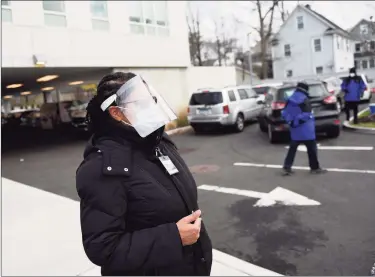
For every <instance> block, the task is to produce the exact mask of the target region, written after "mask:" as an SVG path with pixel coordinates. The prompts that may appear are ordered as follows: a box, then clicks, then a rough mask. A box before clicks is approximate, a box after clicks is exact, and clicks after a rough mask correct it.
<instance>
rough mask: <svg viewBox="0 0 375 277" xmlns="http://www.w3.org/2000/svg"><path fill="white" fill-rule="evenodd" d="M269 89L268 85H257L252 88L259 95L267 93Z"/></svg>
mask: <svg viewBox="0 0 375 277" xmlns="http://www.w3.org/2000/svg"><path fill="white" fill-rule="evenodd" d="M269 89H270V87H258V88H253V90H254V91H255V92H256V93H257V94H258V95H261V94H267V93H268V90H269Z"/></svg>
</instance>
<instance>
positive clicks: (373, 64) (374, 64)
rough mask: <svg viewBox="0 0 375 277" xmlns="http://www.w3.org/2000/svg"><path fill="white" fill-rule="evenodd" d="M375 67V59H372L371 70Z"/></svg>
mask: <svg viewBox="0 0 375 277" xmlns="http://www.w3.org/2000/svg"><path fill="white" fill-rule="evenodd" d="M374 67H375V60H374V58H371V59H370V68H374Z"/></svg>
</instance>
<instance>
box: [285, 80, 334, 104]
mask: <svg viewBox="0 0 375 277" xmlns="http://www.w3.org/2000/svg"><path fill="white" fill-rule="evenodd" d="M295 90H296V88H295V87H288V88H281V89H279V90H278V100H280V101H283V100H287V99H288V98H289V97H290V96H291V95H292V94H293V92H294V91H295ZM328 95H329V93H328V90H327V88H326V87H325V86H324V85H323V84H316V85H310V86H309V97H310V98H320V97H324V96H328Z"/></svg>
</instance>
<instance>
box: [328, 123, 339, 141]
mask: <svg viewBox="0 0 375 277" xmlns="http://www.w3.org/2000/svg"><path fill="white" fill-rule="evenodd" d="M340 132H341V130H340V127H338V126H335V127H332V128H331V129H330V130H328V131H327V137H329V138H338V137H339V136H340Z"/></svg>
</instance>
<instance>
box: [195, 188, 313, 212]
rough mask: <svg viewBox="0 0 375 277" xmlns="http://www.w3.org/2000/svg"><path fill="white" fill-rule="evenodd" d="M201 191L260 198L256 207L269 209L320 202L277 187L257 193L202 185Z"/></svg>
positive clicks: (310, 204) (311, 204)
mask: <svg viewBox="0 0 375 277" xmlns="http://www.w3.org/2000/svg"><path fill="white" fill-rule="evenodd" d="M198 189H201V190H207V191H216V192H221V193H227V194H234V195H242V196H246V197H251V198H259V200H258V201H257V202H256V203H255V204H254V207H269V206H273V205H275V204H283V205H286V206H318V205H320V203H319V202H318V201H315V200H312V199H309V198H307V197H306V196H303V195H300V194H298V193H295V192H292V191H290V190H287V189H284V188H282V187H277V188H275V189H274V190H272V191H271V192H269V193H264V192H257V191H252V190H241V189H236V188H225V187H218V186H212V185H201V186H199V187H198Z"/></svg>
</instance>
